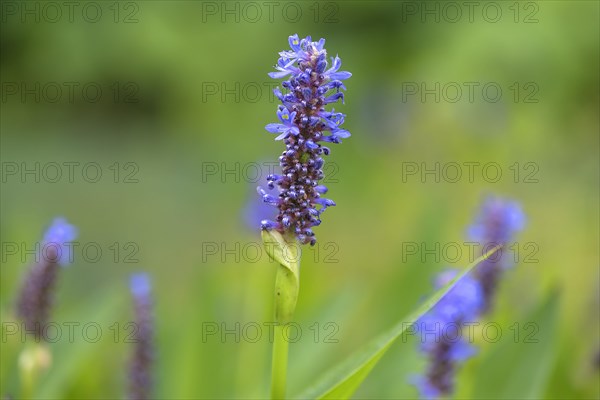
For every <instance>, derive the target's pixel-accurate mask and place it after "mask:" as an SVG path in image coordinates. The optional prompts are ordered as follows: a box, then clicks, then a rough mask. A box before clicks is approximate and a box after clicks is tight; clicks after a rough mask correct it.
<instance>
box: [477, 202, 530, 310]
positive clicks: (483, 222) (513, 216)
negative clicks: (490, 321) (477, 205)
mask: <svg viewBox="0 0 600 400" xmlns="http://www.w3.org/2000/svg"><path fill="white" fill-rule="evenodd" d="M524 227H525V214H524V213H523V210H522V209H521V206H520V205H519V204H518V203H517V202H515V201H511V200H507V199H503V198H500V197H491V196H490V197H487V198H486V199H485V200H484V202H483V204H482V206H481V210H480V212H479V214H478V215H477V217H476V218H475V223H474V224H473V225H471V226H470V227H469V229H468V237H469V240H471V241H474V242H477V243H479V244H480V245H481V246H482V248H483V250H484V251H487V250H490V249H491V248H492V247H494V246H497V245H499V244H502V245H505V244H508V243H509V242H510V241H511V240H513V238H514V236H515V234H516V233H517V232H519V231H521V230H522V229H523V228H524ZM509 253H510V251H509V249H508V248H506V247H503V248H501V249H500V250H499V251H498V252H496V253H495V254H493V255H492V256H491V257H490V258H488V259H487V260H485V261H483V262H482V263H481V264H480V265H479V266H478V267H477V269H476V270H475V276H476V278H477V279H479V281H480V282H481V286H482V287H483V292H484V301H485V305H484V310H485V311H486V312H488V311H490V310H491V308H492V303H493V300H494V297H495V294H496V290H497V287H498V283H499V281H500V278H501V277H502V272H503V270H504V269H506V268H508V267H510V266H511V265H512V262H511V259H512V257H511V254H509Z"/></svg>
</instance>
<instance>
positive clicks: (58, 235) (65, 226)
mask: <svg viewBox="0 0 600 400" xmlns="http://www.w3.org/2000/svg"><path fill="white" fill-rule="evenodd" d="M77 235H78V230H77V228H76V227H75V226H73V225H71V224H69V223H68V222H67V220H66V219H64V218H62V217H59V218H55V219H54V220H53V221H52V224H50V226H49V227H48V229H47V230H46V232H45V233H44V238H43V240H42V247H43V248H44V251H43V254H42V258H43V257H46V258H56V259H57V262H58V264H60V265H61V266H65V265H68V264H69V263H70V262H71V261H72V260H73V253H72V251H73V246H67V245H66V243H70V242H73V241H74V240H75V239H76V238H77ZM48 253H52V255H53V256H52V257H50V256H49V254H48Z"/></svg>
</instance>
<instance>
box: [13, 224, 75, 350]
mask: <svg viewBox="0 0 600 400" xmlns="http://www.w3.org/2000/svg"><path fill="white" fill-rule="evenodd" d="M76 237H77V228H75V227H74V226H73V225H70V224H69V223H68V222H67V221H66V220H65V219H64V218H56V219H55V220H54V221H53V222H52V224H51V225H50V227H49V228H48V229H47V230H46V232H45V233H44V236H43V241H42V242H43V245H44V254H42V256H41V257H40V255H38V261H37V262H36V264H35V265H34V266H33V267H31V269H30V270H29V273H28V275H27V277H26V278H25V281H24V282H23V286H22V288H21V291H20V292H19V295H18V299H17V302H16V303H17V304H16V315H17V316H18V317H19V318H20V319H21V320H22V321H23V323H24V325H25V328H26V329H27V330H29V331H32V332H35V333H36V338H43V333H44V332H45V331H46V330H45V329H44V328H45V327H46V325H47V324H48V318H49V317H50V310H51V308H52V303H53V290H54V286H55V283H56V277H57V275H58V270H59V265H66V263H67V262H68V261H69V260H70V259H71V257H70V253H68V251H69V250H68V249H66V248H67V246H65V245H64V244H65V243H67V242H72V241H73V240H75V238H76ZM70 247H72V246H70Z"/></svg>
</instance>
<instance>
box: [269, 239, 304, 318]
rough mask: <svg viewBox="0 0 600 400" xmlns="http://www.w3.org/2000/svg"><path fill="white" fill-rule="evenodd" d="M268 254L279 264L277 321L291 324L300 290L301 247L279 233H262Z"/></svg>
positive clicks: (276, 296) (276, 297)
mask: <svg viewBox="0 0 600 400" xmlns="http://www.w3.org/2000/svg"><path fill="white" fill-rule="evenodd" d="M262 239H263V242H264V244H265V249H266V251H267V254H269V256H270V257H271V259H273V260H274V261H277V263H279V266H278V268H277V276H276V278H275V321H277V322H278V323H280V324H286V323H288V322H290V321H291V320H292V318H293V316H294V310H295V309H296V302H297V301H298V292H299V290H300V256H301V250H300V245H299V244H298V243H297V242H296V240H295V239H293V238H290V239H286V238H285V237H283V236H282V235H281V233H279V232H277V231H262Z"/></svg>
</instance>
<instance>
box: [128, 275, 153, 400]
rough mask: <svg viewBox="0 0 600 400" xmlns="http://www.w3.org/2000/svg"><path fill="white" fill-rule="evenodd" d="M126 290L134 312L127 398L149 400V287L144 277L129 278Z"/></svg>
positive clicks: (150, 300) (150, 382)
mask: <svg viewBox="0 0 600 400" xmlns="http://www.w3.org/2000/svg"><path fill="white" fill-rule="evenodd" d="M129 288H130V291H131V294H132V296H133V303H134V308H135V324H136V331H135V349H134V352H133V355H132V357H131V363H130V366H129V398H130V399H131V400H145V399H149V398H150V396H151V392H152V371H151V369H152V361H153V358H154V345H153V341H154V338H153V332H154V320H153V316H152V296H151V291H152V285H151V283H150V277H149V276H148V275H147V274H144V273H137V274H133V275H131V278H130V281H129Z"/></svg>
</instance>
